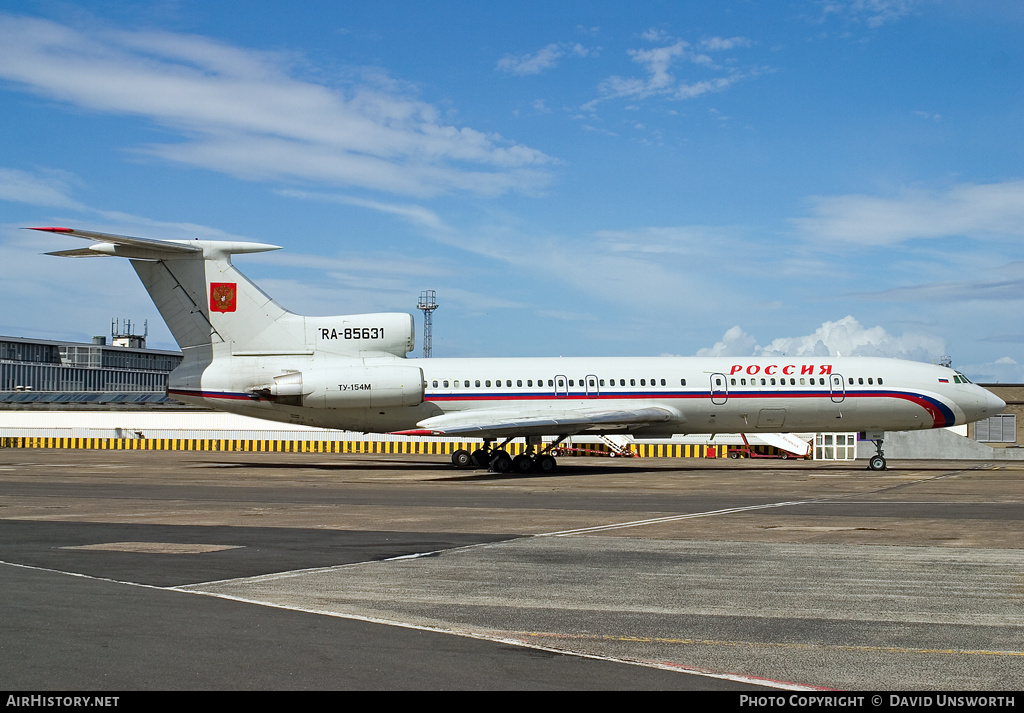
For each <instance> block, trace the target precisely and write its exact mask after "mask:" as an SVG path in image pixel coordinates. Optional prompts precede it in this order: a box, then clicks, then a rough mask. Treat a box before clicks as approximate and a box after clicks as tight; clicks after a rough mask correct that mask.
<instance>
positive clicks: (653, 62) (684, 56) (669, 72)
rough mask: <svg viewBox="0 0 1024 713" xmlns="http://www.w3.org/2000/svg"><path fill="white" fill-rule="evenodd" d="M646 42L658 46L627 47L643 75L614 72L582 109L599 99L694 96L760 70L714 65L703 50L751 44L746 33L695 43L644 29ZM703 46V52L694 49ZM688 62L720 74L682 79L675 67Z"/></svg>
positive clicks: (716, 50)
mask: <svg viewBox="0 0 1024 713" xmlns="http://www.w3.org/2000/svg"><path fill="white" fill-rule="evenodd" d="M642 38H643V39H644V40H646V41H647V42H651V43H659V44H660V46H658V47H652V48H649V49H630V50H627V53H628V54H629V56H630V58H631V59H632V61H633V62H634V63H636V64H639V65H640V66H642V67H643V68H644V70H645V71H646V76H645V77H623V76H619V75H613V76H611V77H608V78H607V79H605V80H603V81H602V82H601V83H600V84H599V85H598V91H599V92H600V94H601V96H600V97H599V98H597V99H594V100H592V101H590V102H588V103H587V104H586V105H585V106H584V109H586V110H588V111H590V110H593V109H594V108H595V107H596V105H597V104H598V103H599V102H602V101H607V100H609V99H618V98H629V99H646V98H649V97H653V96H659V97H664V98H667V99H671V100H684V99H693V98H695V97H698V96H701V95H703V94H708V93H711V92H720V91H723V90H725V89H727V88H728V87H730V86H732V85H733V84H735V83H736V82H738V81H740V80H742V79H747V78H750V77H753V76H756V75H757V74H759V73H760V72H761V71H763V70H762V69H746V70H738V69H736V68H733V67H722V66H719V65H717V64H716V63H715V62H714V60H713V59H712V57H711V56H710V55H708V54H706V53H705V52H722V51H727V50H732V49H736V48H738V47H748V46H750V44H751V42H750V40H748V39H746V38H745V37H729V38H723V37H708V38H705V39H704V40H702V41H701V42H699V43H698V44H697V45H696V46H695V45H692V44H691V43H689V42H686V41H685V40H681V39H676V38H672V37H670V36H669V35H668V34H666V33H665V32H664V31H662V30H658V29H650V30H648V31H646V32H644V33H643V35H642ZM697 49H699V50H704V52H700V51H697ZM680 63H688V64H690V65H692V66H695V67H698V68H700V69H701V70H702V71H704V72H716V73H718V75H719V76H715V77H710V78H706V79H699V80H694V81H683V80H680V79H679V78H677V77H676V75H675V73H674V72H675V68H676V66H677V65H679V64H680Z"/></svg>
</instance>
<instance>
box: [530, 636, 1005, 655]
mask: <svg viewBox="0 0 1024 713" xmlns="http://www.w3.org/2000/svg"><path fill="white" fill-rule="evenodd" d="M519 636H524V637H528V638H547V639H575V640H587V641H622V642H628V643H653V644H675V645H682V646H748V647H753V648H766V649H797V650H807V651H811V650H814V651H821V650H824V651H861V652H865V653H890V654H944V655H953V656H1024V651H989V650H987V649H918V648H910V647H905V646H850V645H847V644H797V643H790V644H785V643H778V642H773V641H729V640H723V639H673V638H662V637H654V636H650V637H649V636H613V635H611V634H555V633H552V632H543V631H521V632H519Z"/></svg>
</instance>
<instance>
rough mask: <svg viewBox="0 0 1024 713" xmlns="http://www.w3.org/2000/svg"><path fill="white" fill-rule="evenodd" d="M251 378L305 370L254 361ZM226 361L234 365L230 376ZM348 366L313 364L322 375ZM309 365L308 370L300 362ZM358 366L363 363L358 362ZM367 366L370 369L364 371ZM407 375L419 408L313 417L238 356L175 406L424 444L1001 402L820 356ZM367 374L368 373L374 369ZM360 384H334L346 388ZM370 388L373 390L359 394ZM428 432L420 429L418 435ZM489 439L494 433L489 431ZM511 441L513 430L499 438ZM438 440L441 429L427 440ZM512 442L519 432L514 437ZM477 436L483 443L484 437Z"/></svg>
mask: <svg viewBox="0 0 1024 713" xmlns="http://www.w3.org/2000/svg"><path fill="white" fill-rule="evenodd" d="M263 359H264V360H265V363H262V364H260V365H259V368H258V371H266V372H268V373H270V372H275V371H278V372H279V371H281V370H282V369H285V368H291V369H297V370H302V369H304V368H309V366H308V365H304V364H302V363H296V361H295V358H294V357H292V358H288V359H287V364H286V363H284V362H283V361H281V359H284V358H283V357H282V358H276V357H263ZM231 362H238V363H236V364H234V365H233V366H232V364H231ZM332 362H334V363H336V364H337V368H338V369H339V370H350V365H351V364H353V363H355V364H363V363H364V362H363V361H362V360H359V359H351V358H341V357H333V358H332V359H331V360H330V361H328V362H327V363H324V362H323V361H322V360H318V361H317V363H316V368H317V369H319V370H326V372H327V373H328V374H330V373H331V363H332ZM311 363H312V362H311ZM368 363H369V362H368ZM374 363H376V362H374ZM387 363H388V364H400V365H402V366H415V367H418V368H419V369H421V370H422V374H423V381H424V392H423V400H422V402H421V403H418V404H416V405H410V406H401V407H359V408H312V407H306V406H302V405H295V404H291V405H289V404H282V403H277V402H275V401H274V400H272V399H257V398H253V396H252V394H251V387H252V386H253V380H254V378H255V377H253V376H252V374H253V372H254V370H255V369H254V367H255V366H256V365H255V364H253V363H252V362H251V360H250V361H249V362H246V358H245V357H241V358H237V357H236V358H234V359H232V360H230V361H227V362H224V361H219V362H218V363H217V364H218V366H217V367H214V366H212V365H211V368H209V369H208V370H207V372H206V373H204V375H203V376H202V388H201V389H199V390H197V389H195V388H186V389H177V388H175V384H174V380H173V376H172V382H171V387H170V389H169V392H170V393H171V395H172V396H174V397H175V398H179V399H182V400H185V401H190V402H194V403H203V404H206V405H210V406H214V407H216V408H219V409H224V410H230V411H235V412H238V413H244V414H247V415H252V416H257V417H260V418H267V419H273V420H279V421H288V422H293V423H304V424H307V425H312V426H320V427H327V428H340V429H347V430H359V431H370V432H381V433H383V432H399V431H405V432H410V433H416V434H418V435H430V433H431V432H432V431H431V428H430V426H429V424H430V423H431V422H437V421H438V418H439V417H443V418H442V419H441V420H442V421H443V422H444V423H445V424H447V425H449V426H452V425H454V426H458V425H459V424H460V423H463V422H464V423H466V424H488V423H492V422H496V421H500V420H501V419H502V417H503V416H505V415H507V414H510V413H515V414H519V415H521V416H522V417H524V418H526V417H534V418H543V417H544V416H545V415H546V414H549V415H550V416H551V420H552V421H553V422H557V421H558V419H559V417H562V416H563V415H564V414H567V413H572V412H576V411H589V412H594V411H596V410H616V409H624V410H625V409H629V410H636V409H638V408H642V407H647V406H653V407H657V408H659V409H661V410H663V411H664V412H666V413H667V414H668V416H667V417H666V418H665V419H664V420H662V421H661V422H657V423H644V424H631V425H625V426H623V425H616V426H609V427H603V426H600V425H592V426H586V427H581V426H579V425H578V424H577V425H574V426H571V427H565V429H564V430H560V429H559V427H558V425H557V423H553V424H551V425H550V426H546V427H545V428H544V429H539V430H537V433H538V435H539V433H540V430H543V433H544V435H562V434H563V433H569V434H572V433H579V432H583V431H586V432H588V433H598V432H619V433H622V432H627V433H633V434H635V435H640V436H643V435H649V436H667V435H671V434H673V433H709V434H710V433H738V432H766V433H770V432H792V431H821V430H828V431H867V430H917V429H927V428H940V427H948V426H953V425H958V424H963V423H967V422H969V421H975V420H978V419H980V418H986V417H988V416H991V415H994V414H996V413H999V412H1000V411H1001V409H1002V408H1003V406H1004V404H1003V402H1002V401H1001V400H999V399H998V398H996V397H995V396H993V395H992V394H991V393H989V392H988V391H986V390H984V389H982V388H980V387H978V386H976V385H974V384H971V383H969V382H968V381H967V380H966V379H965V378H963V377H962V376H961V375H959V374H958V373H957V372H955V371H954V370H952V369H949V368H946V367H942V366H935V365H931V364H923V363H918V362H910V361H903V360H897V359H881V358H859V357H849V358H839V357H837V358H830V357H820V358H818V357H815V358H811V357H799V358H788V357H762V358H740V357H715V358H702V357H639V358H617V357H603V358H575V357H574V358H489V359H488V358H482V359H393V360H387ZM369 369H370V370H371V371H372V369H373V366H372V365H371V366H370V367H369ZM359 386H363V385H361V384H339V385H338V388H352V387H359ZM366 386H369V387H370V388H372V384H366ZM422 422H427V425H426V426H421V425H420V424H421V423H422ZM491 430H492V431H495V432H497V431H498V430H500V429H497V428H495V429H491ZM508 430H510V431H513V430H514V429H508ZM436 432H437V433H442V432H444V430H443V429H441V430H438V431H436ZM517 433H518V434H519V435H522V433H523V431H517ZM484 435H487V434H486V433H485V434H484Z"/></svg>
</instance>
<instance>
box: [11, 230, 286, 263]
mask: <svg viewBox="0 0 1024 713" xmlns="http://www.w3.org/2000/svg"><path fill="white" fill-rule="evenodd" d="M29 230H40V231H43V232H46V233H60V234H61V235H71V236H74V237H76V238H85V239H86V240H95V241H96V244H94V245H90V246H89V247H87V248H79V249H76V250H58V251H56V252H52V253H47V254H48V255H56V256H58V257H92V256H94V255H115V256H117V257H127V258H134V259H140V260H166V259H172V258H183V257H189V256H193V255H194V256H197V257H198V256H205V257H227V256H229V255H235V254H238V253H258V252H265V251H267V250H280V247H279V246H277V245H267V244H266V243H249V242H240V241H233V240H227V241H219V240H153V239H151V238H134V237H131V236H129V235H114V234H111V233H97V232H94V231H91V230H75V229H74V228H29Z"/></svg>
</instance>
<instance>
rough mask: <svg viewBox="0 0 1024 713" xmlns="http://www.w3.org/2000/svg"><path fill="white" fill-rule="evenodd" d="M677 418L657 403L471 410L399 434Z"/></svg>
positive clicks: (482, 433)
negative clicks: (631, 406) (541, 409)
mask: <svg viewBox="0 0 1024 713" xmlns="http://www.w3.org/2000/svg"><path fill="white" fill-rule="evenodd" d="M678 419H679V416H678V414H676V413H675V412H673V411H670V410H668V409H664V408H659V407H657V406H650V407H647V408H637V409H593V410H590V411H587V410H578V409H573V410H565V411H544V412H537V413H533V414H529V413H526V414H524V413H522V412H517V411H509V410H495V411H471V412H466V413H449V414H444V415H442V416H434V417H432V418H428V419H424V420H423V421H420V422H419V423H418V424H416V425H417V426H419V428H418V429H413V430H410V431H398V435H407V436H476V437H479V438H510V437H516V436H554V435H563V434H568V435H574V434H578V433H584V432H587V431H592V432H602V433H603V432H607V431H621V430H625V429H628V428H636V427H641V426H646V425H650V424H656V423H664V422H665V421H671V420H678Z"/></svg>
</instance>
